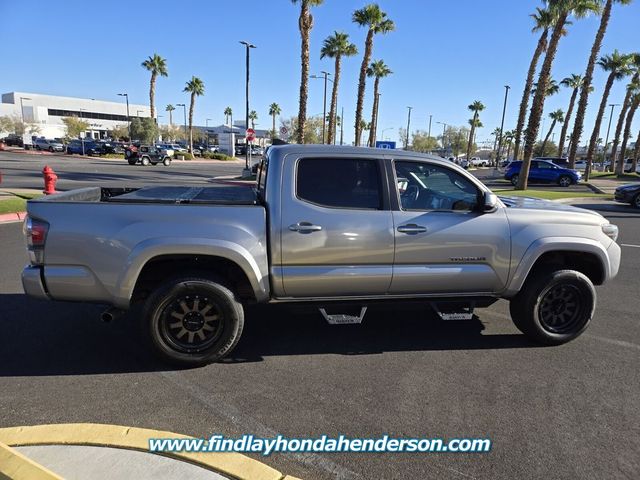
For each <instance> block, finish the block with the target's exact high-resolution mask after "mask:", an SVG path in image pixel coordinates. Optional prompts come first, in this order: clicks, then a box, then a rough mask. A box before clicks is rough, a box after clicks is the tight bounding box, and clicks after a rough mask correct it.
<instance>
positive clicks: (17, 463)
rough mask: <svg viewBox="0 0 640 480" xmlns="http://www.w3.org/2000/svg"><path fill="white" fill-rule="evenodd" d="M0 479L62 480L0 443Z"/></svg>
mask: <svg viewBox="0 0 640 480" xmlns="http://www.w3.org/2000/svg"><path fill="white" fill-rule="evenodd" d="M0 478H1V479H4V478H7V479H12V480H63V478H62V477H60V476H59V475H56V474H55V473H53V472H52V471H51V470H48V469H47V468H45V467H43V466H42V465H39V464H38V463H36V462H34V461H33V460H31V459H30V458H28V457H25V456H24V455H23V454H22V453H20V452H18V451H16V450H14V449H13V448H11V447H9V446H8V445H5V444H4V443H1V442H0Z"/></svg>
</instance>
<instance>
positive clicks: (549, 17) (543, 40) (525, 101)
mask: <svg viewBox="0 0 640 480" xmlns="http://www.w3.org/2000/svg"><path fill="white" fill-rule="evenodd" d="M531 18H533V21H534V26H533V29H532V30H531V31H532V32H538V31H542V33H541V34H540V38H539V39H538V44H537V45H536V49H535V51H534V52H533V57H531V63H530V64H529V70H528V72H527V80H526V82H525V84H524V91H523V92H522V100H521V101H520V110H519V112H518V123H517V125H516V131H515V135H514V140H515V145H514V147H513V156H514V158H515V159H516V160H517V159H518V155H519V154H520V140H521V138H522V130H523V129H524V121H525V119H526V117H527V107H528V106H529V95H530V94H531V88H532V87H533V77H534V75H535V74H536V69H537V67H538V61H539V59H540V55H542V54H543V53H544V52H545V51H546V49H547V42H548V37H549V29H550V28H551V26H552V25H553V21H554V14H553V13H552V12H551V11H550V10H548V9H546V10H544V9H542V8H536V13H534V14H532V15H531Z"/></svg>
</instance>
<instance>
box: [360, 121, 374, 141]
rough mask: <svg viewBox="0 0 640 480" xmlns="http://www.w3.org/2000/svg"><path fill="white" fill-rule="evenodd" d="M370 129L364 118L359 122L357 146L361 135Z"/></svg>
mask: <svg viewBox="0 0 640 480" xmlns="http://www.w3.org/2000/svg"><path fill="white" fill-rule="evenodd" d="M369 128H371V124H370V123H369V122H367V121H366V120H365V119H364V118H363V119H361V120H360V138H358V139H357V141H358V145H360V143H362V134H363V133H364V131H365V130H369Z"/></svg>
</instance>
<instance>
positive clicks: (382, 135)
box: [380, 127, 393, 140]
mask: <svg viewBox="0 0 640 480" xmlns="http://www.w3.org/2000/svg"><path fill="white" fill-rule="evenodd" d="M387 130H393V127H387V128H383V129H382V134H381V135H380V136H381V137H382V139H383V140H384V132H386V131H387Z"/></svg>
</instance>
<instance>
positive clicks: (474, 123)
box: [467, 118, 484, 148]
mask: <svg viewBox="0 0 640 480" xmlns="http://www.w3.org/2000/svg"><path fill="white" fill-rule="evenodd" d="M467 122H469V126H470V127H471V129H472V130H473V135H472V134H471V132H469V138H472V139H473V143H476V136H477V134H478V129H479V128H482V127H484V124H483V123H482V122H481V121H480V119H479V118H470V119H469V120H467ZM471 148H473V145H472V146H471Z"/></svg>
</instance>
